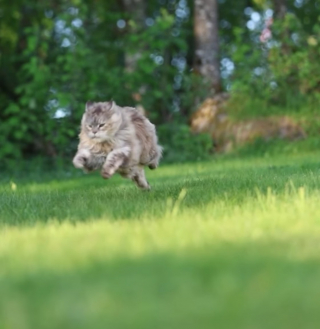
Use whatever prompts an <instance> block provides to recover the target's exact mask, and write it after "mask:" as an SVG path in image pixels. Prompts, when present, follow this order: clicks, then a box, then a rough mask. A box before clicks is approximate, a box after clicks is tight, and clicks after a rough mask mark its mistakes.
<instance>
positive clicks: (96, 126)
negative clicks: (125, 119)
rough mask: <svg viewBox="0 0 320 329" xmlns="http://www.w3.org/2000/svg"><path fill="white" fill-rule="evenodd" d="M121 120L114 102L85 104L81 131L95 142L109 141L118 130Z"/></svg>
mask: <svg viewBox="0 0 320 329" xmlns="http://www.w3.org/2000/svg"><path fill="white" fill-rule="evenodd" d="M121 122H122V119H121V114H120V113H119V110H117V109H116V106H115V103H114V102H100V103H94V102H87V104H86V112H85V113H84V115H83V118H82V129H84V131H85V132H86V134H87V135H88V137H89V138H91V139H93V140H96V141H97V142H103V141H107V140H110V139H112V138H113V137H114V135H115V134H116V132H117V131H118V130H119V127H120V125H121Z"/></svg>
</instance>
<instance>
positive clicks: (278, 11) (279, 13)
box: [273, 0, 287, 19]
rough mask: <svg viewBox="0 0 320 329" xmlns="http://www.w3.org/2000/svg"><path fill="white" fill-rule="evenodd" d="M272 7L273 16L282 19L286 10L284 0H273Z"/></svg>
mask: <svg viewBox="0 0 320 329" xmlns="http://www.w3.org/2000/svg"><path fill="white" fill-rule="evenodd" d="M273 8H274V17H275V18H277V19H283V18H284V16H285V14H286V12H287V6H286V0H273Z"/></svg>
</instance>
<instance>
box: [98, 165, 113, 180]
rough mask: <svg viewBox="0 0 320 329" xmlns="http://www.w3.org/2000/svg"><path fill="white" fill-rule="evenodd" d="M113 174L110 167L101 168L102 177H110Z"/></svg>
mask: <svg viewBox="0 0 320 329" xmlns="http://www.w3.org/2000/svg"><path fill="white" fill-rule="evenodd" d="M112 175H113V173H112V172H111V171H110V169H108V168H102V170H101V176H102V178H104V179H109V178H110V177H111V176H112Z"/></svg>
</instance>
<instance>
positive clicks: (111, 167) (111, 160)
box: [101, 146, 130, 179]
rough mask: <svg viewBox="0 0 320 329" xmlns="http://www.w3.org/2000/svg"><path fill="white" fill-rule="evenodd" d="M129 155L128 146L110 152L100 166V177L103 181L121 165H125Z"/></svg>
mask: <svg viewBox="0 0 320 329" xmlns="http://www.w3.org/2000/svg"><path fill="white" fill-rule="evenodd" d="M129 154H130V148H129V147H128V146H125V147H121V148H119V149H115V150H113V151H111V152H110V153H109V154H108V156H107V159H106V161H105V163H104V165H103V166H102V170H101V176H102V177H103V178H105V179H108V178H110V177H111V176H112V175H113V174H114V173H115V172H116V171H117V170H118V169H119V167H121V166H122V165H124V164H125V163H126V161H127V160H128V157H129Z"/></svg>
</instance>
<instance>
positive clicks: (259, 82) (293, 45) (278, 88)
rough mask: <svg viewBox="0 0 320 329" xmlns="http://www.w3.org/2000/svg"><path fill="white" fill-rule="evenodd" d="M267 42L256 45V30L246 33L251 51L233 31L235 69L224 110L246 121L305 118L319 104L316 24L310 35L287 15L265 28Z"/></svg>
mask: <svg viewBox="0 0 320 329" xmlns="http://www.w3.org/2000/svg"><path fill="white" fill-rule="evenodd" d="M271 32H272V38H271V39H270V40H268V41H266V42H265V43H261V42H259V41H258V40H259V35H260V33H261V30H257V31H255V32H253V33H252V38H253V39H255V40H256V43H257V44H256V47H255V48H252V47H251V46H250V45H248V44H243V42H242V38H243V35H244V34H245V30H244V29H242V28H236V29H235V30H234V33H235V38H236V43H237V47H236V48H235V50H234V51H233V57H232V58H233V60H234V62H235V64H236V70H235V73H234V76H233V85H232V89H233V94H232V100H231V103H230V111H231V113H232V114H233V115H235V117H238V118H247V117H255V116H268V115H279V114H293V115H299V116H305V117H306V116H309V117H310V116H311V115H315V114H316V113H317V108H318V106H317V104H318V102H319V99H320V79H319V76H320V64H319V61H318V60H317V58H319V56H320V45H319V40H320V33H319V32H320V25H319V24H315V25H314V28H313V30H312V34H309V33H308V32H307V31H306V30H305V28H304V25H303V24H301V22H300V21H299V19H298V18H297V17H296V16H295V15H293V14H287V15H286V16H285V19H284V20H282V21H275V22H274V23H273V25H272V27H271Z"/></svg>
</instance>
